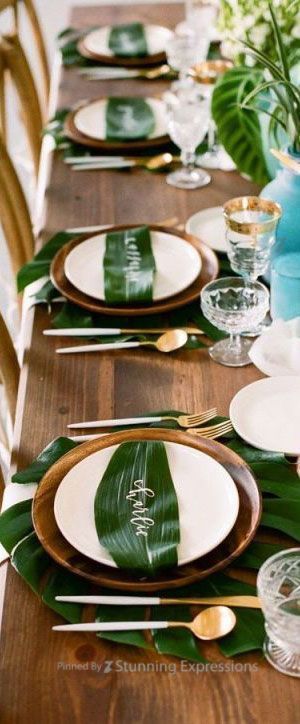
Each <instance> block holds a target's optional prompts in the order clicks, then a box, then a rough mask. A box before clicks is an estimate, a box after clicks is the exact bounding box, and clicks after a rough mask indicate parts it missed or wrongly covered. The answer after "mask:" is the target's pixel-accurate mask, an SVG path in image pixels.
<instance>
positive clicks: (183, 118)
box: [165, 87, 211, 189]
mask: <svg viewBox="0 0 300 724" xmlns="http://www.w3.org/2000/svg"><path fill="white" fill-rule="evenodd" d="M165 102H166V110H167V124H168V132H169V135H170V137H171V139H172V141H174V143H176V145H177V146H178V147H179V148H180V150H181V161H182V167H181V168H179V169H178V170H176V171H173V172H172V173H170V174H168V176H167V183H168V184H170V185H171V186H176V187H177V188H182V189H196V188H200V187H201V186H206V185H207V184H208V183H209V182H210V180H211V178H210V176H209V174H208V173H206V172H205V171H202V169H200V168H196V167H195V150H196V148H197V146H198V145H199V143H201V141H203V138H204V136H205V134H206V132H207V128H208V112H209V111H208V102H207V99H206V98H203V97H202V96H200V95H199V92H198V90H197V88H196V89H195V88H194V87H192V88H186V89H178V90H177V91H176V92H168V93H166V94H165Z"/></svg>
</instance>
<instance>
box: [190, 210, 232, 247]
mask: <svg viewBox="0 0 300 724" xmlns="http://www.w3.org/2000/svg"><path fill="white" fill-rule="evenodd" d="M185 229H186V231H187V233H188V234H194V235H195V236H198V238H199V239H201V240H202V241H204V242H205V244H207V246H210V248H211V249H214V250H215V251H222V252H226V251H227V246H226V236H225V235H226V226H225V220H224V217H223V208H222V206H213V207H212V208H211V209H202V211H197V213H196V214H193V216H190V218H189V219H188V220H187V222H186V225H185Z"/></svg>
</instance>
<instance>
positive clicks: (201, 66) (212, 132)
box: [190, 59, 235, 171]
mask: <svg viewBox="0 0 300 724" xmlns="http://www.w3.org/2000/svg"><path fill="white" fill-rule="evenodd" d="M232 67H233V63H232V62H231V61H230V60H223V59H219V60H206V61H204V62H202V63H196V64H195V65H194V66H193V67H192V68H191V69H190V76H191V78H193V80H194V81H196V82H197V83H198V84H199V87H200V88H201V92H202V93H203V95H205V96H206V97H208V98H209V102H210V116H209V126H208V149H207V151H206V152H205V153H203V154H201V155H199V156H197V161H196V163H199V165H200V166H203V167H204V168H219V169H222V170H223V171H232V170H233V169H234V168H235V164H234V162H233V161H232V159H231V158H230V156H229V155H228V153H227V152H226V151H225V148H224V147H223V146H221V145H220V144H219V143H218V139H217V127H216V124H215V122H214V120H213V117H212V112H211V101H212V95H213V92H214V87H215V84H216V82H217V80H218V79H219V78H220V77H221V76H222V75H224V73H226V71H227V70H229V69H230V68H232Z"/></svg>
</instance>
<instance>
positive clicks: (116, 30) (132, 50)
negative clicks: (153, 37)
mask: <svg viewBox="0 0 300 724" xmlns="http://www.w3.org/2000/svg"><path fill="white" fill-rule="evenodd" d="M108 47H109V49H110V50H111V51H112V53H113V54H114V55H120V56H121V57H122V58H134V57H142V56H143V55H147V54H148V48H147V41H146V35H145V28H144V26H143V25H142V23H127V24H126V25H116V26H114V27H112V28H111V31H110V34H109V40H108Z"/></svg>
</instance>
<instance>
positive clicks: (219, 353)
mask: <svg viewBox="0 0 300 724" xmlns="http://www.w3.org/2000/svg"><path fill="white" fill-rule="evenodd" d="M240 342H241V343H240V345H239V346H238V347H235V346H233V344H232V343H231V341H230V339H229V338H228V339H222V340H221V341H220V342H216V344H214V345H213V347H210V348H209V354H210V356H211V358H212V359H213V360H214V361H215V362H218V363H219V364H220V365H226V367H245V365H250V364H252V361H251V359H250V357H249V356H248V352H249V350H250V348H251V347H252V344H253V343H252V341H251V340H250V339H244V338H243V339H241V340H240Z"/></svg>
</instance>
